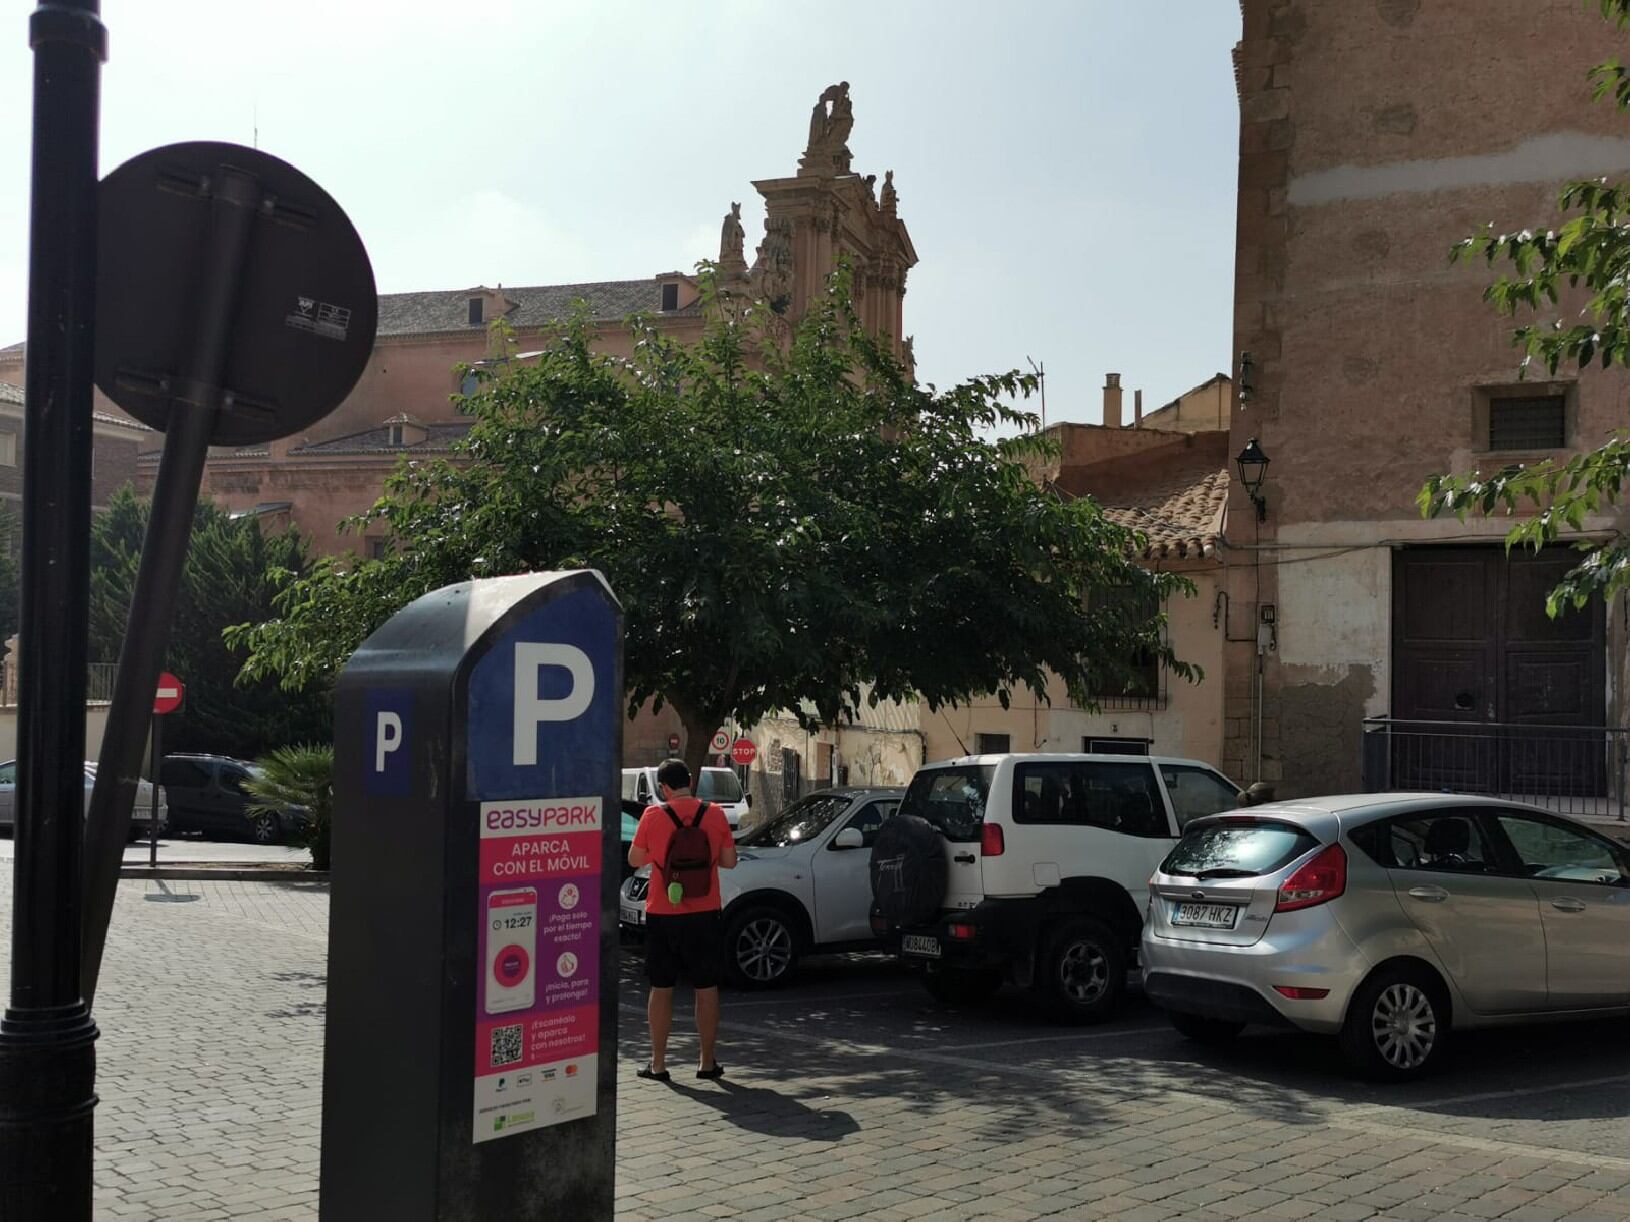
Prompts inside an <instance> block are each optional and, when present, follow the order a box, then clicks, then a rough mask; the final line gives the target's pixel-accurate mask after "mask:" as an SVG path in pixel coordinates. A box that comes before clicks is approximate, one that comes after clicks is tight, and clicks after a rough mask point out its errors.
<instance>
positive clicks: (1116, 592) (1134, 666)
mask: <svg viewBox="0 0 1630 1222" xmlns="http://www.w3.org/2000/svg"><path fill="white" fill-rule="evenodd" d="M1092 605H1093V606H1095V607H1098V608H1109V607H1113V608H1116V609H1117V610H1118V611H1119V612H1120V613H1121V614H1122V615H1123V616H1125V618H1126V619H1127V621H1128V622H1130V623H1146V622H1148V621H1149V620H1152V619H1154V618H1155V617H1156V616H1157V615H1159V614H1160V597H1159V595H1157V594H1156V593H1155V592H1154V591H1153V590H1150V589H1146V588H1144V587H1141V586H1113V587H1111V588H1109V589H1106V590H1101V591H1099V592H1098V593H1096V594H1094V595H1093V598H1092ZM1129 669H1130V670H1131V675H1130V676H1129V677H1128V678H1127V679H1126V681H1125V683H1124V686H1120V687H1119V688H1117V687H1116V686H1115V685H1114V684H1112V683H1104V684H1101V685H1100V687H1101V688H1102V690H1100V691H1096V692H1094V693H1093V694H1092V696H1093V700H1094V702H1095V703H1096V704H1097V705H1098V706H1099V707H1100V708H1106V709H1114V708H1122V709H1129V708H1139V709H1141V708H1161V707H1164V705H1165V689H1164V675H1165V672H1164V669H1163V668H1162V667H1161V665H1160V658H1159V656H1158V655H1157V654H1156V653H1155V651H1154V650H1152V649H1141V650H1139V651H1138V652H1137V653H1136V654H1135V655H1134V656H1133V657H1132V658H1131V660H1130V664H1129Z"/></svg>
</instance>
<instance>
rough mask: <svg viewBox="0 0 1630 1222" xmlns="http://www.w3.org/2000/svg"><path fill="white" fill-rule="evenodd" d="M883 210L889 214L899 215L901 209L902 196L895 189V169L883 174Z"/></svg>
mask: <svg viewBox="0 0 1630 1222" xmlns="http://www.w3.org/2000/svg"><path fill="white" fill-rule="evenodd" d="M882 208H883V212H884V213H885V214H886V215H888V216H897V215H898V214H899V211H900V197H899V195H898V194H896V192H895V190H894V171H893V170H889V171H887V172H886V173H885V174H884V175H883V200H882Z"/></svg>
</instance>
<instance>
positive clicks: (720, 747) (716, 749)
mask: <svg viewBox="0 0 1630 1222" xmlns="http://www.w3.org/2000/svg"><path fill="white" fill-rule="evenodd" d="M728 750H730V735H728V734H726V733H725V732H724V731H723V730H720V731H719V732H718V733H717V734H715V735H714V736H713V754H715V755H719V754H721V753H723V752H725V751H728Z"/></svg>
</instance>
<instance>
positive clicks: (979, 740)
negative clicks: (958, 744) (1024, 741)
mask: <svg viewBox="0 0 1630 1222" xmlns="http://www.w3.org/2000/svg"><path fill="white" fill-rule="evenodd" d="M1011 750H1013V735H1011V734H975V735H974V736H973V753H974V754H975V755H1006V754H1007V753H1008V752H1009V751H1011Z"/></svg>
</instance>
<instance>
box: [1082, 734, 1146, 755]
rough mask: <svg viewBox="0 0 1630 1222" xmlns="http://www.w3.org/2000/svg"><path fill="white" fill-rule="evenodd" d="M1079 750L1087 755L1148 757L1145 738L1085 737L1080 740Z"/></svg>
mask: <svg viewBox="0 0 1630 1222" xmlns="http://www.w3.org/2000/svg"><path fill="white" fill-rule="evenodd" d="M1081 750H1083V751H1085V752H1086V753H1087V754H1088V755H1148V754H1149V740H1148V739H1147V738H1094V737H1093V736H1092V735H1090V734H1089V735H1087V736H1086V737H1084V738H1083V739H1082V740H1081Z"/></svg>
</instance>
